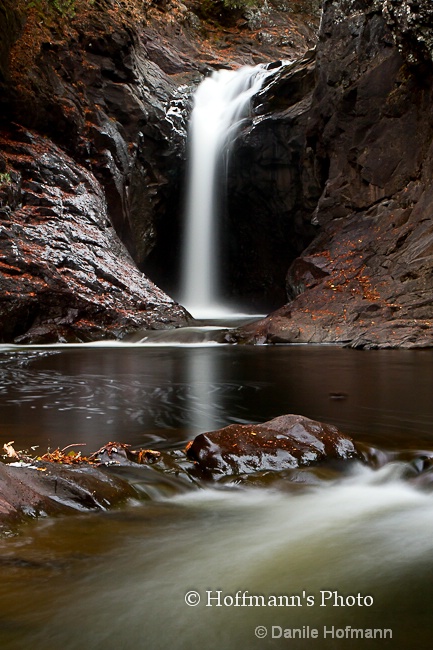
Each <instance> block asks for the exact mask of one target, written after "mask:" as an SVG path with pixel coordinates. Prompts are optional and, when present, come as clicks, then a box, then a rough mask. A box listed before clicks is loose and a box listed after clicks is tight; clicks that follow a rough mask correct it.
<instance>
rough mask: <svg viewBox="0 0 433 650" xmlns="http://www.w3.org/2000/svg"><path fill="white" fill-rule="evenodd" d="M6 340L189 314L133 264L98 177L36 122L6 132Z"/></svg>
mask: <svg viewBox="0 0 433 650" xmlns="http://www.w3.org/2000/svg"><path fill="white" fill-rule="evenodd" d="M0 147H1V149H2V151H3V156H4V158H5V160H6V161H7V167H8V170H9V174H10V182H8V184H7V185H6V186H5V185H4V186H3V187H0V201H1V203H2V205H3V207H2V208H1V210H0V242H1V246H0V340H1V341H3V342H7V341H14V342H15V343H31V342H32V343H35V342H38V343H47V342H56V341H89V340H95V339H102V338H122V336H124V335H125V334H126V333H128V332H131V331H134V330H136V329H146V328H150V329H152V328H156V329H158V328H166V327H172V326H179V325H182V324H185V323H187V322H188V315H187V314H186V312H185V311H184V310H183V309H182V308H181V307H180V306H179V305H177V304H176V303H175V302H174V301H173V300H172V299H171V298H169V297H168V296H167V295H165V294H164V293H163V292H162V291H161V290H160V289H158V288H157V287H156V286H155V285H154V284H153V283H152V282H150V280H148V279H147V278H146V277H145V276H144V275H143V274H142V273H141V272H140V271H139V270H138V269H137V267H136V266H135V264H134V263H133V261H132V259H131V257H130V256H129V254H128V253H127V251H126V249H125V247H124V246H123V245H122V244H121V242H120V241H119V240H118V238H117V236H116V234H115V231H114V229H113V227H112V226H111V224H110V222H109V220H108V217H107V209H106V202H105V198H104V193H103V190H102V188H101V186H100V184H99V183H98V182H97V180H96V179H95V177H94V176H93V175H92V174H91V173H90V172H88V171H87V170H86V169H85V168H84V167H82V166H80V165H78V164H77V163H75V162H74V161H73V160H72V159H71V158H70V157H69V156H67V155H66V154H65V153H64V151H62V150H61V149H60V148H58V147H57V146H55V145H54V144H53V143H52V142H50V141H49V140H48V139H46V138H42V137H40V136H39V135H37V134H36V133H35V132H32V131H29V130H24V129H20V128H16V129H14V130H13V131H9V132H8V133H5V132H3V134H2V135H1V136H0Z"/></svg>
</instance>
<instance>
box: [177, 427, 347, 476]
mask: <svg viewBox="0 0 433 650" xmlns="http://www.w3.org/2000/svg"><path fill="white" fill-rule="evenodd" d="M186 453H187V456H188V457H189V458H190V459H192V460H194V461H195V463H196V466H197V468H198V469H200V470H203V471H205V472H210V473H211V474H223V475H233V474H245V473H247V474H248V473H252V472H262V471H275V472H278V471H282V470H286V469H292V468H297V467H305V466H308V465H311V464H314V463H319V462H321V461H325V460H329V459H341V460H348V459H356V458H358V459H360V455H359V453H358V451H357V449H356V446H355V443H354V442H353V440H352V439H351V438H350V437H349V436H346V435H345V434H344V433H341V432H340V431H339V430H338V429H337V428H336V427H334V426H333V425H330V424H322V423H321V422H317V421H315V420H310V419H309V418H306V417H303V416H302V415H281V416H279V417H277V418H274V419H273V420H270V421H269V422H265V423H263V424H254V425H249V424H232V425H230V426H228V427H224V428H223V429H219V430H218V431H212V432H210V433H201V434H200V435H198V436H197V437H196V438H195V439H194V440H193V441H192V442H191V443H190V444H189V445H188V447H187V450H186Z"/></svg>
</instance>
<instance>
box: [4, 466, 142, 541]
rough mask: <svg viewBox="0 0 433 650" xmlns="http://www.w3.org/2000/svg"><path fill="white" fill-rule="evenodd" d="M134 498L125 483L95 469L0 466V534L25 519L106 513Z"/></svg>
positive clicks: (133, 493)
mask: <svg viewBox="0 0 433 650" xmlns="http://www.w3.org/2000/svg"><path fill="white" fill-rule="evenodd" d="M136 496H137V492H136V491H135V490H134V488H133V487H132V486H131V485H130V484H129V483H128V482H127V481H125V480H123V479H122V478H120V477H117V476H113V475H110V474H109V473H108V472H104V471H103V470H102V469H99V468H95V467H90V466H86V467H74V468H72V467H67V466H62V465H58V464H55V465H54V464H52V463H41V462H38V463H37V464H26V463H18V464H17V466H13V465H12V464H11V465H7V464H4V463H1V462H0V531H1V528H2V525H6V524H7V525H10V524H11V523H19V522H20V521H23V520H25V519H26V518H28V517H40V516H45V517H46V516H47V515H57V514H63V513H67V512H77V511H79V512H85V511H88V512H90V511H95V510H107V509H108V508H109V507H110V506H114V505H116V504H117V505H118V504H119V503H121V502H124V501H126V500H127V499H130V498H134V497H136Z"/></svg>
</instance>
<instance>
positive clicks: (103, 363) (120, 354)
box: [0, 335, 433, 650]
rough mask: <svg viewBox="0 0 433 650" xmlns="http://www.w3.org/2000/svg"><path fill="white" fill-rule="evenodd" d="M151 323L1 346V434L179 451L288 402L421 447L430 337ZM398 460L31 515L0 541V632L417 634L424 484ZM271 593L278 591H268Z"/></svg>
mask: <svg viewBox="0 0 433 650" xmlns="http://www.w3.org/2000/svg"><path fill="white" fill-rule="evenodd" d="M155 336H156V338H157V340H153V341H152V342H151V343H150V344H149V341H147V342H146V341H145V342H144V343H138V344H137V343H135V344H132V343H131V344H128V343H124V344H105V345H103V344H101V345H89V346H73V345H71V346H54V347H43V348H42V347H39V348H38V347H30V348H17V347H14V346H4V347H3V348H2V349H1V351H0V368H1V374H2V382H1V401H0V413H1V419H0V421H1V432H2V437H3V442H8V441H9V440H14V441H15V447H16V448H28V447H30V446H32V445H39V446H40V449H42V450H43V451H45V449H46V448H47V447H48V446H49V447H51V448H55V447H57V446H60V447H62V446H65V445H67V444H70V443H86V445H87V447H86V448H85V449H86V450H88V451H89V452H90V451H94V450H95V449H97V448H98V447H99V446H101V445H102V444H104V443H105V442H107V441H109V440H116V441H120V442H128V443H130V444H132V445H133V446H134V447H151V448H154V449H173V448H178V449H180V448H183V446H184V445H185V443H186V442H187V441H188V440H190V439H191V438H192V437H193V436H194V435H195V434H196V433H198V432H200V431H205V430H212V429H215V428H218V427H220V426H223V425H226V424H230V423H233V422H262V421H265V420H268V419H270V418H272V417H274V416H277V415H281V414H283V413H299V414H302V415H305V416H308V417H311V418H315V419H318V420H321V421H324V422H330V423H333V424H336V425H337V426H339V427H340V428H341V429H342V430H343V431H344V432H346V433H349V434H351V435H352V436H353V437H354V438H355V439H356V440H358V441H361V442H364V443H366V444H369V445H373V446H375V447H378V448H383V449H387V450H391V451H392V450H394V451H395V450H403V449H412V450H415V449H418V450H422V449H424V450H432V449H433V401H432V399H431V396H432V394H433V391H432V388H433V351H430V350H428V351H420V350H417V351H405V350H395V351H392V350H390V351H356V350H350V349H342V348H338V347H334V346H321V347H319V346H263V347H249V346H248V347H247V346H229V345H216V344H214V343H213V342H212V340H207V341H206V340H204V341H203V337H201V339H200V340H201V342H200V343H197V342H194V337H193V338H192V339H191V338H190V339H189V342H188V343H185V342H184V343H183V344H175V343H174V342H171V343H169V342H167V341H164V336H163V335H162V340H161V339H158V335H155ZM206 338H212V335H210V336H208V337H206V336H205V337H204V339H206ZM407 474H408V466H407V464H405V463H401V462H400V463H395V462H393V463H386V464H385V465H384V466H383V467H381V468H380V469H378V470H372V469H368V468H365V467H360V466H357V465H354V466H353V467H352V469H351V470H350V471H349V472H346V473H344V474H338V473H335V474H332V472H331V473H330V474H329V475H327V476H324V477H323V480H322V478H321V476H320V472H319V473H318V475H317V476H316V478H317V480H315V481H312V482H311V484H308V485H307V484H306V485H304V486H302V487H301V489H298V490H287V489H284V488H278V489H277V488H273V489H263V488H249V489H245V488H240V487H237V486H235V485H231V486H224V487H223V488H219V489H215V488H211V487H208V488H205V489H197V488H195V487H194V486H192V485H191V486H188V485H186V484H185V482H184V481H179V484H177V483H176V480H175V479H171V482H170V489H167V485H163V484H162V483H160V482H157V481H156V482H155V485H154V486H153V489H148V490H147V498H146V499H144V500H137V501H134V502H132V503H129V504H128V505H127V506H125V507H123V508H121V509H118V510H115V511H111V512H104V513H98V514H85V515H83V514H77V515H71V516H67V517H60V518H54V519H40V520H38V521H31V522H29V523H28V524H26V525H25V526H22V527H21V528H20V530H19V532H18V534H13V535H12V534H11V535H10V536H7V535H6V536H4V537H3V538H2V539H1V540H0V564H1V566H2V581H1V584H0V647H1V648H2V650H3V649H4V648H6V649H13V650H15V649H20V648H25V647H28V646H31V647H33V648H35V649H38V648H46V649H51V648H52V649H57V648H64V649H66V648H71V649H74V650H75V648H81V647H85V648H89V649H99V648H101V649H102V648H104V649H108V650H111V649H113V650H114V649H117V648H122V649H126V650H135V649H140V648H149V649H150V650H153V649H155V650H158V649H161V650H163V649H166V648H173V649H174V650H180V649H183V648H185V649H186V648H201V649H203V650H213V649H217V648H218V649H219V650H238V649H240V648H254V649H255V648H263V649H264V648H273V647H277V648H280V647H281V648H285V647H287V648H295V649H296V650H298V649H303V648H313V649H314V648H317V650H325V649H326V650H327V649H328V648H343V649H345V648H364V647H365V648H367V647H368V648H374V649H376V648H377V649H378V650H379V649H381V648H393V649H396V650H406V649H407V648H416V649H417V650H423V649H424V648H425V649H427V648H430V647H431V619H432V603H433V598H432V596H433V586H432V585H433V583H432V577H433V576H432V573H433V496H432V495H431V493H430V492H429V491H421V490H420V489H418V488H415V487H413V486H412V484H411V482H410V480H407ZM405 477H406V478H405ZM151 487H152V486H151ZM190 591H194V592H197V593H198V594H199V595H200V598H201V602H200V603H199V604H197V605H196V606H189V605H187V604H186V602H185V595H186V594H187V593H188V592H190ZM334 592H335V593H334ZM236 594H238V596H237V600H236ZM329 594H332V596H330V595H329ZM250 596H254V598H256V597H258V598H259V600H258V601H256V600H254V601H253V604H252V605H251V606H250V601H248V597H250ZM281 596H287V598H288V599H289V600H288V602H289V605H283V606H272V605H270V604H268V603H269V602H272V598H279V597H281ZM352 597H353V598H355V599H356V598H358V600H357V601H356V604H354V605H352V604H351V603H352V600H351V598H352ZM190 598H192V599H193V600H194V598H196V596H194V595H193V596H190ZM261 598H263V599H264V600H263V601H262V600H260V599H261ZM308 598H310V600H309V601H308ZM336 598H337V601H335V599H336ZM347 598H349V603H350V604H346V605H344V606H341V603H342V602H345V603H346V601H347ZM224 599H226V600H225V601H224ZM242 599H243V600H242ZM339 599H343V600H339ZM365 599H367V600H365ZM322 601H323V602H322ZM370 601H372V602H370ZM218 602H221V603H222V605H221V607H219V606H218ZM258 602H260V603H261V605H260V606H258V605H257V603H258ZM231 603H232V604H231ZM235 603H237V604H235ZM263 603H265V604H263ZM336 603H337V604H336ZM337 605H338V606H337ZM256 629H257V635H258V636H260V635H261V636H263V635H264V633H265V632H266V637H264V638H258V636H256V632H255V631H256ZM294 630H297V631H298V632H296V631H294ZM315 630H316V631H317V637H315V636H314V634H315V632H314V631H315ZM352 630H356V635H355V637H353V635H354V634H355V632H352ZM359 630H361V631H364V632H363V633H364V634H368V632H367V631H368V630H373V631H374V630H376V632H375V634H376V638H374V639H369V638H364V639H361V638H360V637H359V634H360V632H359ZM389 630H391V632H392V638H389V636H387V634H389ZM387 631H388V632H387ZM379 632H380V633H381V634H384V635H385V636H384V637H383V638H380V636H378V635H379ZM284 634H286V638H284ZM297 634H299V635H301V638H298V637H297V636H296V635H297ZM287 635H289V637H287ZM290 635H292V637H291V638H290ZM293 635H294V636H295V638H293ZM302 635H303V636H302ZM306 635H309V638H308V637H307V636H306ZM311 635H313V636H311ZM347 635H349V636H347ZM350 635H351V636H352V637H353V638H350ZM356 636H358V638H356Z"/></svg>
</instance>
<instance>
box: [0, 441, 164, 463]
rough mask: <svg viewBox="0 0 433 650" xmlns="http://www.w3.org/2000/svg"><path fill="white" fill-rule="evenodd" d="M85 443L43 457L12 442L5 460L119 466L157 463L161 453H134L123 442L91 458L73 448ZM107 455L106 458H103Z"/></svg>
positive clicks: (101, 450)
mask: <svg viewBox="0 0 433 650" xmlns="http://www.w3.org/2000/svg"><path fill="white" fill-rule="evenodd" d="M84 446H85V443H75V444H73V445H67V446H66V447H63V449H59V448H57V449H54V451H47V452H46V453H45V454H42V455H35V454H34V452H35V450H36V449H37V447H32V448H31V452H30V451H28V450H25V451H18V450H16V449H15V447H14V441H13V440H11V441H10V442H7V443H5V444H4V445H3V452H4V455H3V458H6V459H8V462H10V461H22V462H26V463H29V462H30V463H34V462H36V461H45V462H48V463H60V464H61V465H80V464H86V465H100V464H101V463H102V464H104V463H106V462H107V461H108V462H110V463H111V462H112V463H113V464H117V463H118V461H119V460H123V459H126V460H130V461H132V462H134V463H139V464H146V463H154V462H156V461H157V460H158V459H159V457H160V456H161V453H160V452H159V451H153V450H152V449H139V450H138V451H132V450H130V449H129V447H130V445H126V444H124V443H122V442H108V443H107V444H106V445H104V446H103V447H101V448H100V449H98V451H95V452H94V453H93V454H90V456H83V455H82V454H81V451H75V450H73V449H71V447H84ZM104 455H106V458H104V459H103V460H101V458H102V457H103V456H104Z"/></svg>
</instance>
